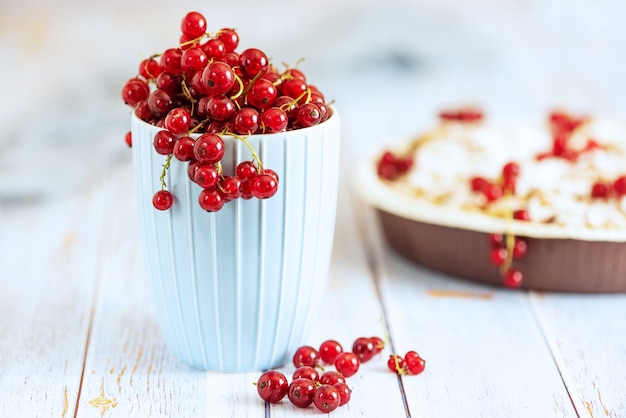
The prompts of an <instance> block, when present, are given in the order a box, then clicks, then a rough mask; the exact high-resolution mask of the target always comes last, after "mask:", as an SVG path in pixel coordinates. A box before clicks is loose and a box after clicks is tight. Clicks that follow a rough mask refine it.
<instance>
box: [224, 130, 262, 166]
mask: <svg viewBox="0 0 626 418" xmlns="http://www.w3.org/2000/svg"><path fill="white" fill-rule="evenodd" d="M224 135H230V136H232V137H233V138H237V139H238V140H240V141H241V142H243V143H244V144H246V147H248V149H249V150H250V153H251V154H252V159H253V160H254V162H255V163H256V165H257V169H258V170H259V171H260V172H262V171H263V163H262V162H261V159H260V158H259V156H258V155H257V153H256V151H255V150H254V147H253V146H252V145H250V143H249V142H248V138H249V136H248V137H243V136H241V135H237V134H236V133H233V132H228V131H226V132H224Z"/></svg>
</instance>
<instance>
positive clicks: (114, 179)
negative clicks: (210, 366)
mask: <svg viewBox="0 0 626 418" xmlns="http://www.w3.org/2000/svg"><path fill="white" fill-rule="evenodd" d="M132 182H133V180H132V173H131V165H130V162H127V163H124V164H123V165H120V166H118V167H116V168H115V169H114V170H113V171H112V172H111V174H110V176H109V178H108V184H107V186H106V187H108V188H109V189H110V190H112V191H113V190H114V191H115V193H114V194H111V199H110V200H109V201H108V207H109V208H110V210H108V211H107V212H106V214H105V216H104V217H103V219H102V222H103V223H104V224H105V225H106V229H105V230H103V232H102V236H101V238H100V241H101V247H100V251H99V254H98V258H99V259H100V263H99V268H98V275H99V278H98V282H99V288H98V290H97V297H96V301H95V305H94V319H93V326H92V330H91V337H90V341H89V347H88V353H87V358H86V363H85V374H84V379H83V386H82V389H81V396H80V400H79V405H78V412H79V416H81V417H83V416H84V417H90V416H94V417H100V416H111V417H118V416H119V417H127V416H142V417H161V416H180V417H187V416H189V417H191V416H201V415H202V414H203V413H204V410H205V399H204V393H205V385H206V383H205V375H204V373H203V372H201V371H198V370H195V369H193V368H191V367H188V366H186V365H184V364H183V363H181V362H180V361H178V359H177V358H175V357H174V356H173V354H172V353H171V352H170V351H169V350H168V348H167V347H166V346H165V343H164V341H163V339H162V337H161V332H160V329H159V325H158V323H157V319H156V314H155V312H154V309H153V305H152V301H151V298H150V293H149V288H148V284H147V280H146V276H145V270H144V265H143V259H142V258H141V250H140V245H139V238H138V230H137V226H136V212H135V197H134V195H133V187H132Z"/></svg>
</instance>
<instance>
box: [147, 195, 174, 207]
mask: <svg viewBox="0 0 626 418" xmlns="http://www.w3.org/2000/svg"><path fill="white" fill-rule="evenodd" d="M172 204H174V196H172V194H171V193H170V192H168V191H167V190H159V191H158V192H156V193H155V194H154V196H153V197H152V205H153V206H154V207H155V208H156V209H158V210H167V209H169V208H171V207H172Z"/></svg>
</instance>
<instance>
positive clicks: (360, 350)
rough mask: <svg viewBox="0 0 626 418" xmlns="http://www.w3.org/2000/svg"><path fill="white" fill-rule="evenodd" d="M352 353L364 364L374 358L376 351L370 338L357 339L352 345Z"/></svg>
mask: <svg viewBox="0 0 626 418" xmlns="http://www.w3.org/2000/svg"><path fill="white" fill-rule="evenodd" d="M352 352H353V353H354V354H356V355H357V357H358V358H359V360H360V361H361V362H362V363H365V362H367V361H370V360H371V359H372V357H374V354H376V349H375V347H374V342H373V341H372V339H371V338H365V337H359V338H357V339H356V340H354V343H352Z"/></svg>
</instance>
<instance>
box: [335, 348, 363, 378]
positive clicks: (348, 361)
mask: <svg viewBox="0 0 626 418" xmlns="http://www.w3.org/2000/svg"><path fill="white" fill-rule="evenodd" d="M360 365H361V361H360V360H359V357H358V356H357V355H356V354H354V353H352V352H343V353H339V354H338V355H337V357H336V358H335V368H336V369H337V371H338V372H339V373H341V374H343V375H344V376H345V377H350V376H354V375H355V374H356V372H358V371H359V366H360Z"/></svg>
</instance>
